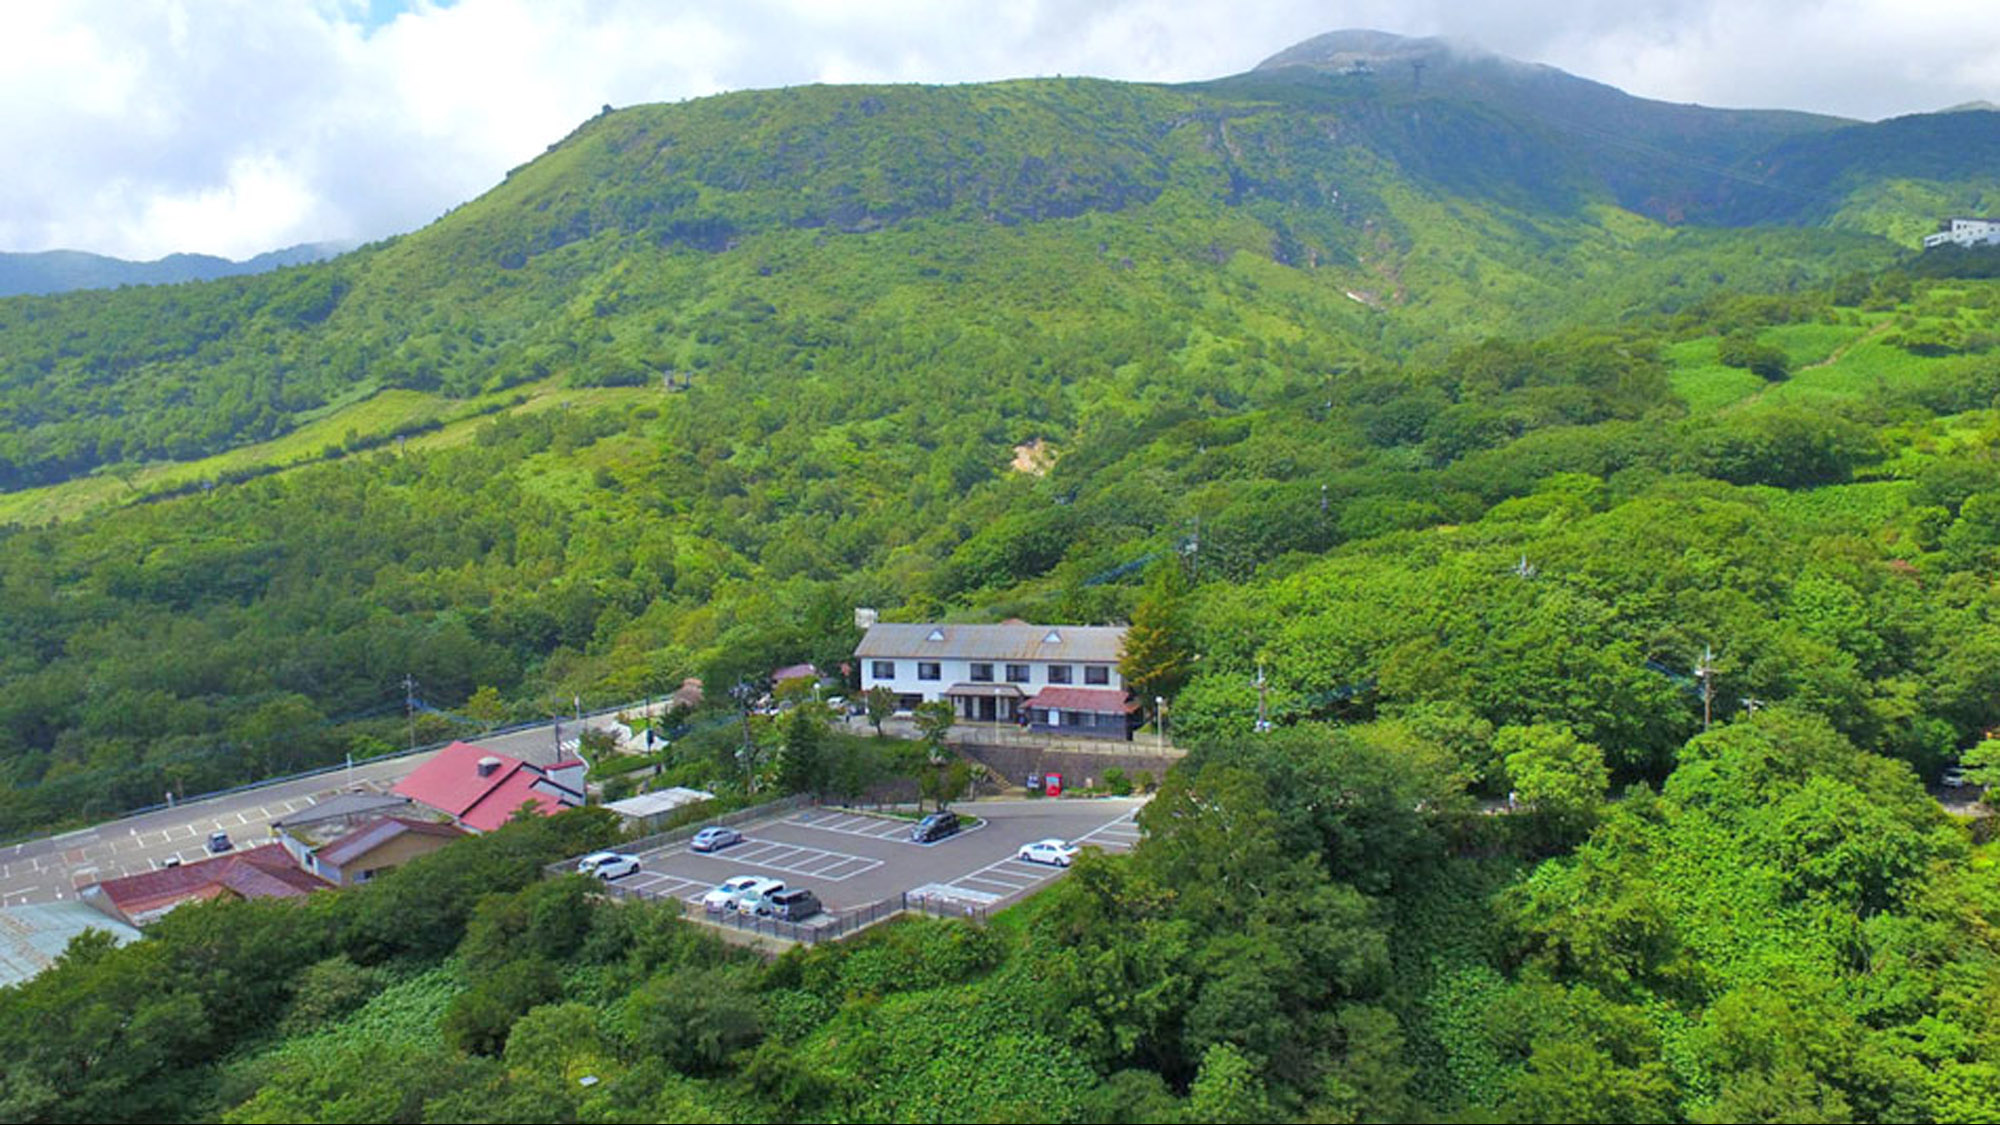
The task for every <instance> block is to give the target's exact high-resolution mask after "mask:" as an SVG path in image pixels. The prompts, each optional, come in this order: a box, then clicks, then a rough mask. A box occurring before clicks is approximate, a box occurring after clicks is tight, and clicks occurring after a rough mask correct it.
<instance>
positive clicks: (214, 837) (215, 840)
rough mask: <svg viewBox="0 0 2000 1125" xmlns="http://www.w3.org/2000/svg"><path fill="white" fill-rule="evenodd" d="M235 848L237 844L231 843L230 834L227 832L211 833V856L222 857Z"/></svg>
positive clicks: (209, 848) (209, 846) (209, 836)
mask: <svg viewBox="0 0 2000 1125" xmlns="http://www.w3.org/2000/svg"><path fill="white" fill-rule="evenodd" d="M235 846H236V845H235V844H232V843H230V842H229V833H227V832H210V833H209V834H208V854H210V855H221V854H222V853H223V852H226V851H229V850H230V849H232V848H234V847H235Z"/></svg>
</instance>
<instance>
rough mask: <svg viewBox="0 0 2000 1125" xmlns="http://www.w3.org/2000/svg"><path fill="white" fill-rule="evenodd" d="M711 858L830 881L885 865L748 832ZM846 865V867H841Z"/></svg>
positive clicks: (680, 850)
mask: <svg viewBox="0 0 2000 1125" xmlns="http://www.w3.org/2000/svg"><path fill="white" fill-rule="evenodd" d="M677 851H678V852H679V853H685V854H691V855H701V854H702V853H699V852H693V853H690V852H687V849H685V848H681V849H678V850H677ZM704 858H708V857H704ZM712 858H715V859H724V860H729V861H732V862H735V863H741V864H744V865H746V866H749V867H762V868H764V869H766V870H769V871H782V872H784V873H786V874H788V875H806V876H810V877H812V878H814V879H823V880H825V881H826V882H829V883H838V882H842V881H843V880H847V879H852V878H854V877H855V876H856V875H860V874H863V873H865V872H869V871H873V870H875V869H876V868H878V867H880V866H882V861H881V860H879V859H871V858H869V857H868V856H861V855H849V854H848V853H846V852H836V851H828V850H827V849H825V848H809V847H805V846H803V845H800V844H784V843H778V842H776V841H773V840H756V839H752V838H750V837H747V836H746V837H744V840H743V842H742V843H741V844H738V845H736V846H735V847H731V848H725V849H723V850H722V851H719V852H715V853H713V856H712ZM843 868H846V869H847V870H842V869H843Z"/></svg>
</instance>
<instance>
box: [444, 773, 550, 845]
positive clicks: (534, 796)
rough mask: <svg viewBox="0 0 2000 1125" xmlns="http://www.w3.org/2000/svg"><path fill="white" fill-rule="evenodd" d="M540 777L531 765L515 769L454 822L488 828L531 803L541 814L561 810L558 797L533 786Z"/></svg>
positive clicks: (489, 830) (487, 829)
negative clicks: (529, 767)
mask: <svg viewBox="0 0 2000 1125" xmlns="http://www.w3.org/2000/svg"><path fill="white" fill-rule="evenodd" d="M540 780H541V774H540V773H539V772H537V771H535V770H534V769H520V770H515V771H514V772H513V773H512V774H511V775H509V776H508V778H507V780H506V781H505V782H502V783H501V784H500V785H499V786H498V787H497V788H495V789H493V790H492V791H491V792H489V793H487V794H486V795H485V796H484V797H481V798H480V799H479V802H478V803H477V804H475V805H473V806H472V807H471V808H469V809H467V810H465V812H463V813H461V814H460V815H459V818H458V822H459V823H460V824H463V825H465V826H466V827H467V828H470V829H473V830H475V831H478V832H491V831H493V830H494V829H495V828H498V827H500V826H501V825H503V824H505V823H507V822H508V821H509V820H511V819H513V817H514V814H515V813H516V812H519V811H520V808H521V806H522V805H532V806H534V809H535V811H536V812H538V813H540V814H541V815H543V816H554V815H556V814H557V813H559V812H561V811H563V809H564V808H565V807H566V806H565V805H564V804H563V802H562V801H561V800H560V799H558V798H556V797H554V796H551V795H549V794H546V793H543V792H540V791H538V790H537V789H536V788H535V783H536V782H537V781H540Z"/></svg>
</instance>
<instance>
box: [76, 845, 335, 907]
mask: <svg viewBox="0 0 2000 1125" xmlns="http://www.w3.org/2000/svg"><path fill="white" fill-rule="evenodd" d="M331 885H332V884H330V883H328V882H327V881H326V880H324V879H321V878H319V877H318V876H316V875H311V874H308V873H306V872H304V871H301V870H299V867H298V864H297V863H295V862H294V861H293V860H292V855H291V853H290V852H288V851H286V850H285V848H284V846H283V845H281V844H265V845H263V846H262V847H256V848H249V849H247V850H244V851H240V852H234V853H231V854H229V855H220V856H216V857H215V858H213V859H204V860H199V861H197V862H195V863H187V864H182V865H181V866H179V867H162V868H160V869H159V870H158V871H148V872H145V873H144V874H141V875H127V876H125V877H124V878H122V879H107V880H105V881H104V882H102V883H98V884H96V885H94V886H90V887H86V888H84V891H83V895H82V898H83V901H85V902H87V903H89V904H91V905H92V906H94V907H96V908H97V909H99V910H101V911H103V912H104V913H105V914H107V915H109V916H111V917H113V918H116V919H117V920H119V921H121V922H124V923H126V924H127V925H132V926H144V925H147V924H148V923H151V922H155V921H158V920H159V918H160V916H161V915H163V914H165V913H166V912H167V911H169V910H172V909H173V908H174V907H176V906H179V905H181V904H182V903H186V902H205V901H207V900H209V899H217V898H299V897H302V896H304V895H308V894H311V893H312V892H314V891H317V890H324V889H326V888H327V887H329V886H331Z"/></svg>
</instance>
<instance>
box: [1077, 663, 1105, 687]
mask: <svg viewBox="0 0 2000 1125" xmlns="http://www.w3.org/2000/svg"><path fill="white" fill-rule="evenodd" d="M1083 682H1084V683H1086V684H1109V683H1110V682H1111V666H1110V665H1109V664H1086V665H1084V666H1083Z"/></svg>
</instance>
